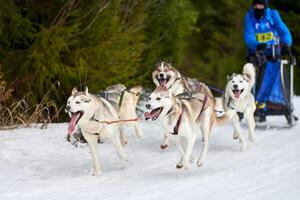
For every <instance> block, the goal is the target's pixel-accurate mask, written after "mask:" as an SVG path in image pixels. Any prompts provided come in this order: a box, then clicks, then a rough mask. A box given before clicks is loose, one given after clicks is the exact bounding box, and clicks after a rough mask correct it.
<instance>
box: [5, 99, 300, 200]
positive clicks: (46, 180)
mask: <svg viewBox="0 0 300 200" xmlns="http://www.w3.org/2000/svg"><path fill="white" fill-rule="evenodd" d="M299 106H300V98H297V99H296V106H295V107H296V115H298V116H300V109H299ZM268 121H269V123H270V124H271V126H264V127H262V128H258V129H256V134H257V141H256V143H255V144H250V143H248V149H247V151H245V152H240V151H239V145H238V143H237V141H234V140H232V127H230V126H226V127H225V128H224V127H223V128H219V129H214V131H213V134H212V137H211V138H210V148H209V151H208V154H207V159H206V160H205V161H206V162H205V163H204V165H203V166H202V167H201V168H198V167H197V166H196V164H193V165H192V166H191V168H190V169H189V170H183V169H182V170H177V169H176V168H175V165H176V163H177V161H178V159H179V155H178V152H177V148H176V146H175V145H171V146H170V147H169V148H168V149H167V150H165V151H161V150H160V148H159V145H160V143H161V139H162V130H161V126H160V125H159V124H157V123H152V122H151V123H148V122H147V123H146V122H144V123H142V129H143V130H144V133H145V138H144V139H143V140H139V139H137V138H135V137H134V136H132V135H131V134H130V130H128V133H129V134H128V135H129V144H128V146H127V147H126V152H128V154H129V161H128V162H123V161H121V160H120V159H119V158H118V157H117V156H116V153H115V151H114V149H113V147H112V145H111V144H110V143H109V142H108V141H106V142H105V143H104V144H101V145H99V153H100V159H101V164H102V167H103V173H102V175H101V176H99V177H92V176H89V175H88V172H89V169H90V167H91V156H90V154H89V151H88V148H87V147H86V146H84V147H78V148H75V147H74V146H72V145H70V144H69V143H68V142H66V140H65V134H66V130H67V123H64V124H51V125H50V126H49V128H48V129H47V130H40V129H34V128H32V129H17V130H10V131H0V199H1V200H10V199H13V200H19V199H28V200H29V199H30V200H49V199H51V200H52V199H53V200H54V199H55V200H63V199H66V200H67V199H72V200H77V199H78V200H79V199H80V200H83V199H84V200H93V199H104V200H110V199H115V200H120V199H143V200H148V199H167V200H173V199H179V200H180V199H185V200H186V199H189V200H190V199H195V200H196V199H197V200H199V199H206V200H214V199H216V200H227V199H228V200H258V199H264V200H265V199H272V200H277V199H278V200H279V199H280V200H294V199H295V200H296V199H300V126H299V124H297V125H296V126H294V127H293V128H287V127H286V120H285V119H284V118H283V117H269V118H268ZM242 130H243V134H244V135H245V136H246V135H247V134H248V133H247V129H246V127H245V126H243V129H242ZM201 145H202V143H201V141H200V140H199V139H198V140H197V142H196V149H195V152H194V156H198V154H199V151H200V147H201Z"/></svg>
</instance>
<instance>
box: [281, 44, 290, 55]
mask: <svg viewBox="0 0 300 200" xmlns="http://www.w3.org/2000/svg"><path fill="white" fill-rule="evenodd" d="M281 55H289V56H290V55H291V46H290V45H288V44H281Z"/></svg>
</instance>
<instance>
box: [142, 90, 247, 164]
mask: <svg viewBox="0 0 300 200" xmlns="http://www.w3.org/2000/svg"><path fill="white" fill-rule="evenodd" d="M204 98H205V95H203V94H198V95H194V97H193V98H191V99H189V100H187V99H179V98H177V97H176V96H174V95H173V94H172V92H171V91H170V90H169V91H168V90H167V89H166V88H165V87H158V88H156V90H155V91H154V92H153V93H151V95H150V98H149V102H148V104H147V105H146V108H147V109H148V110H150V112H145V118H146V119H147V120H148V119H152V120H156V119H159V120H161V121H162V123H163V125H164V128H165V130H166V131H167V137H173V138H175V140H176V141H177V145H178V148H179V152H180V154H181V158H180V160H179V162H178V164H177V165H176V167H177V168H182V167H184V168H188V167H189V163H190V160H191V153H192V150H193V146H194V143H195V140H196V132H197V131H196V130H197V128H199V127H200V129H201V132H202V137H203V140H204V145H203V148H202V151H201V154H200V155H199V157H198V161H197V165H198V166H199V167H200V166H202V164H203V161H204V158H205V156H206V153H207V150H208V138H209V136H210V133H211V129H212V127H214V126H218V125H222V124H224V123H227V122H230V121H231V122H233V124H234V126H235V127H236V128H237V129H239V126H238V124H239V122H238V120H239V119H238V116H237V115H236V111H234V110H228V111H226V112H225V114H224V115H223V116H222V117H216V114H215V112H214V108H215V100H214V99H208V101H206V102H205V101H204ZM180 115H181V116H180ZM178 124H179V125H178ZM175 127H177V129H176V128H175ZM176 130H177V131H178V132H175V131H176ZM237 133H240V131H239V130H238V131H237ZM239 139H240V141H241V149H242V150H243V149H244V148H245V143H244V140H243V137H242V135H239Z"/></svg>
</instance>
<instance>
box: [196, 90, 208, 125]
mask: <svg viewBox="0 0 300 200" xmlns="http://www.w3.org/2000/svg"><path fill="white" fill-rule="evenodd" d="M207 100H208V97H207V95H205V96H204V99H203V100H201V99H199V101H201V102H202V104H203V105H202V108H201V110H200V113H199V115H198V117H197V119H196V121H198V120H199V119H200V117H201V115H202V113H203V111H204V110H205V109H206V108H207V106H206V103H207Z"/></svg>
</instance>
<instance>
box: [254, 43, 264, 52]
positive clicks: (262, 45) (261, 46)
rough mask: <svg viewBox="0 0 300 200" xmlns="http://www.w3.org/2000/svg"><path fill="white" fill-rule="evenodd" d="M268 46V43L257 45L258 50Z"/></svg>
mask: <svg viewBox="0 0 300 200" xmlns="http://www.w3.org/2000/svg"><path fill="white" fill-rule="evenodd" d="M266 48H267V44H266V43H260V44H259V45H257V46H256V51H263V50H265V49H266Z"/></svg>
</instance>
